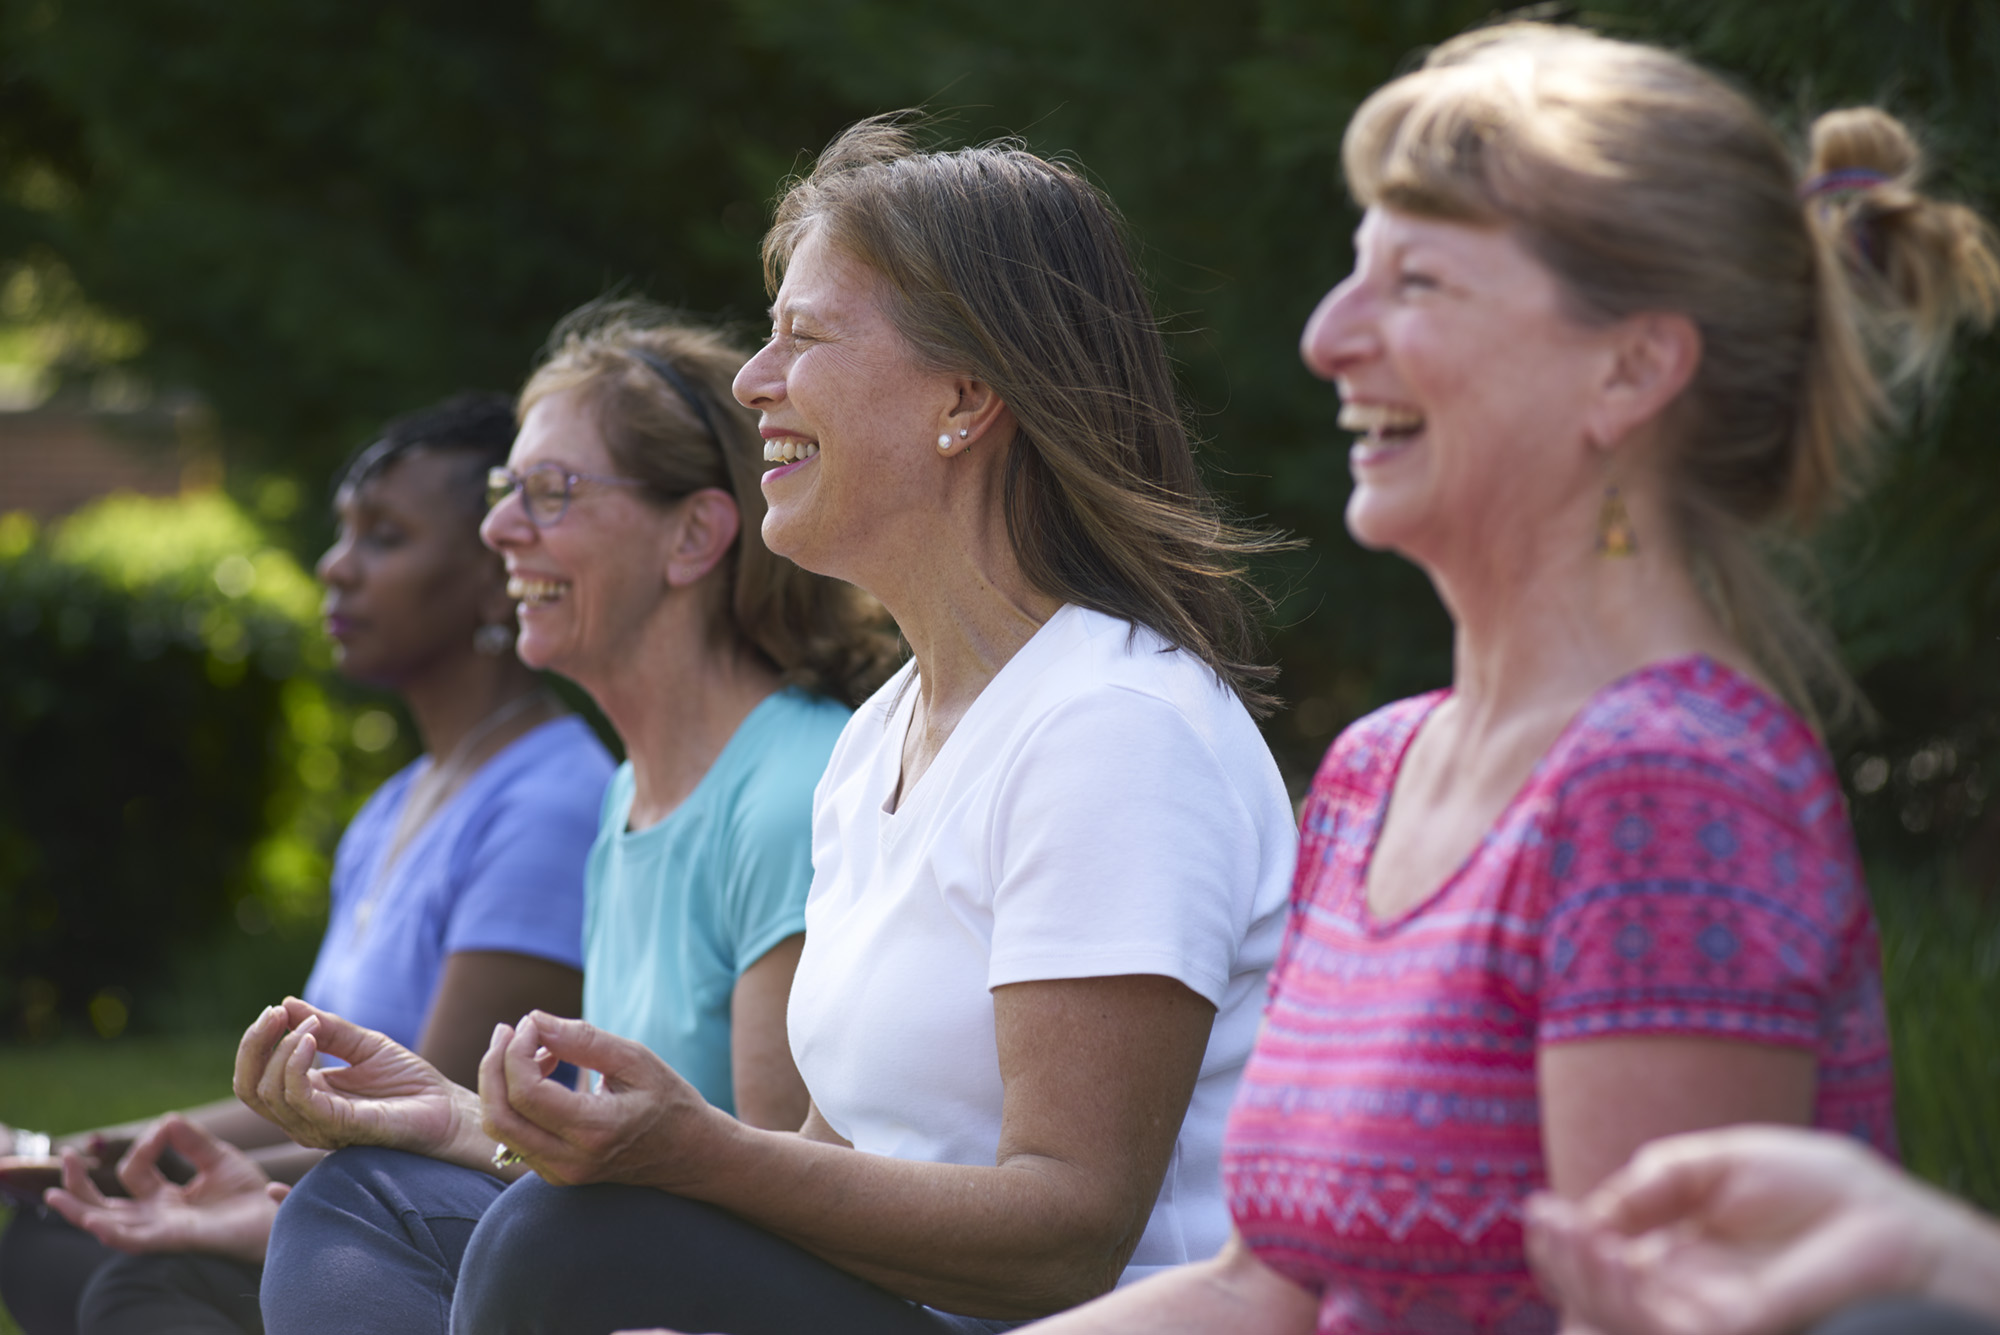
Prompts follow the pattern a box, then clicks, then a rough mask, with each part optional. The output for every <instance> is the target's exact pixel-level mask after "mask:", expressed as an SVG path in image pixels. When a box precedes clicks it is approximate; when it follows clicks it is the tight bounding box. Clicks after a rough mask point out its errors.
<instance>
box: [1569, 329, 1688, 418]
mask: <svg viewBox="0 0 2000 1335" xmlns="http://www.w3.org/2000/svg"><path fill="white" fill-rule="evenodd" d="M1608 336H1609V338H1610V339H1611V348H1610V352H1611V357H1610V360H1609V363H1608V366H1607V370H1606V372H1605V376H1604V379H1603V381H1602V383H1600V385H1599V386H1598V394H1597V401H1596V403H1595V404H1593V405H1592V407H1591V409H1590V412H1589V414H1588V417H1587V420H1586V423H1585V426H1586V429H1587V430H1588V432H1589V436H1590V443H1591V444H1592V445H1594V446H1596V447H1597V448H1599V449H1602V450H1613V449H1616V448H1617V447H1618V445H1619V444H1620V443H1621V442H1622V441H1624V439H1625V438H1626V437H1627V436H1629V435H1631V434H1632V433H1633V432H1634V431H1637V430H1639V429H1640V428H1641V427H1643V426H1645V425H1646V424H1647V423H1649V422H1652V421H1655V420H1656V419H1658V418H1659V417H1660V416H1661V414H1663V413H1665V412H1666V410H1667V408H1668V406H1669V405H1671V404H1672V403H1673V401H1674V400H1675V399H1677V398H1679V397H1680V395H1681V391H1682V390H1684V389H1686V388H1687V387H1688V382H1689V381H1691V380H1693V379H1694V373H1695V371H1696V370H1697V369H1699V368H1700V366H1701V331H1700V330H1699V329H1697V328H1695V323H1694V321H1693V320H1691V319H1689V318H1688V317H1687V316H1685V315H1681V314H1677V313H1674V312H1665V311H1649V312H1645V313H1643V314H1639V315H1634V316H1630V317H1628V318H1627V319H1624V320H1621V321H1619V322H1618V324H1617V325H1615V326H1613V327H1612V329H1611V330H1610V331H1608Z"/></svg>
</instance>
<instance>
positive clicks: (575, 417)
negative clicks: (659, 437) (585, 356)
mask: <svg viewBox="0 0 2000 1335" xmlns="http://www.w3.org/2000/svg"><path fill="white" fill-rule="evenodd" d="M541 463H554V464H557V465H559V466H560V467H562V468H563V469H564V470H565V471H568V472H572V473H595V474H598V475H600V476H605V477H615V476H617V475H618V469H617V468H616V467H614V466H613V464H612V460H611V454H610V451H609V450H608V449H607V448H606V447H605V444H604V440H603V438H602V436H601V435H600V434H599V432H598V428H597V424H596V422H595V420H594V418H593V415H592V413H591V411H590V408H589V405H588V404H587V403H585V402H584V401H583V400H582V399H581V398H580V397H579V396H578V394H577V392H576V391H564V392H562V393H557V394H551V395H549V396H548V397H546V398H544V399H541V400H539V401H537V402H536V404H535V406H534V407H533V408H531V409H529V411H528V415H527V418H526V419H525V420H524V421H523V422H522V423H521V434H520V435H519V436H517V437H516V438H515V440H514V449H513V452H512V453H511V454H510V455H509V456H508V466H509V467H511V468H512V469H513V470H514V471H515V472H516V473H519V472H522V471H524V470H525V469H528V468H530V467H533V466H534V465H536V464H541ZM671 522H672V509H671V507H669V508H666V509H662V508H660V507H658V506H655V505H652V504H650V503H649V502H647V501H645V500H642V499H640V498H639V497H638V496H635V495H634V494H633V488H630V487H618V486H605V485H601V484H595V483H592V482H590V481H588V480H585V481H580V482H578V483H576V485H575V489H574V491H573V494H572V495H571V497H570V502H569V508H568V510H567V511H566V512H565V513H564V514H563V516H562V518H561V520H560V521H558V522H557V523H555V524H552V525H550V526H548V527H546V528H537V527H536V526H535V525H534V524H533V523H531V522H530V521H529V519H528V515H527V512H526V511H525V510H524V509H523V508H522V504H521V494H520V492H519V491H518V490H517V491H515V492H513V493H512V494H510V495H509V496H508V497H507V498H506V499H505V500H503V501H501V502H500V504H498V505H496V506H494V507H493V509H492V511H491V512H490V513H488V514H487V516H486V522H485V523H484V524H483V525H481V527H480V536H481V537H482V538H484V539H485V541H486V545H487V546H489V547H491V548H493V550H495V551H497V552H499V553H500V555H501V556H502V557H503V558H504V559H505V561H506V565H507V576H508V582H507V591H508V593H509V594H510V595H511V596H513V597H515V598H518V599H519V600H520V601H519V605H518V609H517V610H518V613H519V616H520V620H521V635H520V639H519V640H518V641H517V643H516V646H515V647H516V651H517V652H518V653H519V654H520V656H521V661H522V662H524V663H526V664H527V665H528V666H530V667H534V668H548V669H551V670H553V671H556V672H560V673H562V674H563V675H564V676H566V677H569V678H571V679H572V680H574V681H575V682H577V683H578V684H579V685H581V686H583V687H584V689H586V690H589V689H591V688H592V686H593V684H594V683H599V682H602V681H603V680H605V679H606V675H607V674H608V673H609V672H610V671H611V670H612V669H613V668H614V667H616V666H617V665H618V664H619V663H620V661H621V659H622V657H623V651H624V650H625V649H626V648H627V647H628V646H631V645H635V644H636V643H637V642H638V641H639V638H640V636H641V634H642V632H643V629H644V627H645V625H646V623H647V622H648V620H649V619H650V618H651V617H652V616H653V615H654V614H655V613H656V612H657V611H658V609H659V607H660V605H661V603H662V600H663V599H664V598H665V596H666V593H667V579H666V576H665V573H664V571H665V561H664V558H663V554H662V549H663V546H664V544H665V543H666V541H667V532H668V529H669V527H670V525H671Z"/></svg>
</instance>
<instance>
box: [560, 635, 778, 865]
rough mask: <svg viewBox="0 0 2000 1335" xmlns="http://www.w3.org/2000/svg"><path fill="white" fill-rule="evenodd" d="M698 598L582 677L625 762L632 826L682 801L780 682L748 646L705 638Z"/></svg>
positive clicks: (649, 821)
mask: <svg viewBox="0 0 2000 1335" xmlns="http://www.w3.org/2000/svg"><path fill="white" fill-rule="evenodd" d="M708 619H709V613H708V611H707V609H706V608H705V607H703V606H702V605H701V603H700V601H699V600H698V599H695V598H693V597H689V598H676V599H673V600H671V601H670V602H669V603H668V604H666V605H665V606H663V607H662V608H661V610H660V612H659V614H657V615H656V616H654V617H653V618H652V619H651V621H650V622H649V624H648V625H647V626H646V627H645V628H644V629H643V630H642V631H641V632H640V633H639V635H637V636H636V637H634V640H633V641H632V642H630V643H628V644H627V646H626V647H625V648H624V649H623V650H622V651H621V652H620V653H619V654H617V655H616V662H615V663H614V665H613V666H612V667H611V668H610V669H609V670H608V671H607V672H606V673H605V674H604V675H603V676H602V677H601V678H598V679H593V680H590V681H582V680H579V682H578V684H579V685H581V686H582V687H583V688H584V689H585V690H587V691H589V692H590V695H591V697H592V698H593V699H594V700H596V701H597V704H598V707H599V708H601V709H602V710H603V711H604V716H605V717H606V718H607V719H609V720H610V721H611V726H612V727H614V728H616V729H617V730H618V736H619V738H620V739H621V740H622V741H623V742H624V743H625V755H626V757H627V758H628V759H629V760H630V761H631V762H632V781H633V796H632V814H631V817H630V828H632V829H635V830H641V829H645V828H646V827H647V826H650V825H654V824H657V823H658V822H660V821H662V820H664V819H665V818H666V817H667V816H669V815H671V814H672V813H673V811H674V809H675V808H677V807H678V806H680V804H681V803H682V802H684V801H686V800H687V796H688V794H689V793H692V792H693V791H694V789H695V785H696V784H698V783H700V782H701V779H702V776H703V775H705V774H707V773H708V771H709V768H710V767H711V766H712V765H714V764H715V760H716V757H718V756H720V755H721V754H722V748H723V747H725V746H727V745H728V744H729V739H730V738H731V737H733V736H734V735H735V734H736V730H737V728H739V727H740V726H742V723H743V720H744V719H745V718H747V717H748V716H749V714H750V711H751V710H753V709H755V708H756V707H757V706H758V704H760V703H761V702H762V701H763V700H764V699H765V698H766V697H768V696H769V695H771V694H772V693H773V692H774V691H776V690H777V689H778V687H779V680H778V675H777V673H775V672H773V671H772V670H771V668H770V667H769V666H768V665H767V664H765V662H764V661H763V659H762V658H761V657H759V656H758V655H757V654H755V653H754V652H753V651H751V650H749V649H748V648H747V647H739V646H734V645H732V646H729V647H727V648H723V647H719V646H716V645H714V644H712V643H710V642H709V628H708V625H707V621H708Z"/></svg>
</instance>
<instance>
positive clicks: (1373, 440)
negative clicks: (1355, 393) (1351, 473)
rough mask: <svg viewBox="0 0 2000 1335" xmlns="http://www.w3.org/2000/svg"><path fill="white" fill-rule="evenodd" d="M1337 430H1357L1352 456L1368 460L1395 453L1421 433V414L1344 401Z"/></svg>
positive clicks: (1409, 410)
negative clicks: (1357, 437) (1358, 437)
mask: <svg viewBox="0 0 2000 1335" xmlns="http://www.w3.org/2000/svg"><path fill="white" fill-rule="evenodd" d="M1340 429H1341V430H1343V431H1354V432H1359V433H1360V435H1361V439H1360V440H1358V441H1356V442H1355V443H1354V451H1353V457H1354V458H1355V460H1356V461H1357V462H1360V463H1370V462H1373V461H1374V460H1377V459H1382V458H1387V457H1388V456H1389V455H1392V454H1394V453H1396V452H1397V451H1398V450H1400V449H1401V448H1402V447H1403V446H1404V445H1406V444H1408V443H1409V442H1410V441H1411V440H1412V439H1414V438H1415V437H1417V436H1418V435H1420V434H1421V433H1422V432H1423V429H1424V415H1423V414H1422V413H1420V412H1417V411H1416V410H1415V409H1413V408H1398V407H1393V406H1391V405H1389V404H1386V403H1343V404H1342V405H1341V406H1340Z"/></svg>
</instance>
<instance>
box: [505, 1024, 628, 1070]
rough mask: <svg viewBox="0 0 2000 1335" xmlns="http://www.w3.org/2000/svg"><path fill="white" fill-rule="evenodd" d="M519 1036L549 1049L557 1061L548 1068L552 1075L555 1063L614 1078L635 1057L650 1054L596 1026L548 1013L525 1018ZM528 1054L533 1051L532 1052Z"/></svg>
mask: <svg viewBox="0 0 2000 1335" xmlns="http://www.w3.org/2000/svg"><path fill="white" fill-rule="evenodd" d="M517 1032H518V1033H522V1034H529V1035H532V1037H533V1040H534V1045H535V1046H536V1047H541V1048H544V1049H546V1050H547V1051H548V1053H549V1055H550V1056H551V1057H553V1058H554V1059H555V1061H554V1062H551V1063H550V1064H549V1068H548V1069H549V1070H551V1071H552V1070H554V1069H555V1062H570V1063H573V1064H575V1065H577V1066H581V1067H583V1068H584V1069H586V1070H591V1071H602V1072H603V1073H604V1074H605V1075H606V1076H611V1075H613V1074H614V1073H615V1072H617V1071H621V1070H623V1069H624V1068H625V1067H626V1066H627V1065H628V1064H629V1063H630V1062H631V1060H632V1058H633V1056H634V1055H635V1053H645V1052H646V1051H647V1049H646V1048H645V1047H644V1046H643V1045H641V1044H638V1043H634V1042H632V1040H630V1039H627V1038H620V1037H618V1035H616V1034H607V1033H605V1032H604V1031H603V1030H602V1029H599V1028H598V1027H597V1026H596V1025H593V1024H587V1023H585V1022H584V1021H582V1020H570V1019H565V1018H563V1017H562V1016H559V1015H550V1014H549V1013H548V1012H546V1011H529V1012H528V1013H527V1014H526V1015H524V1016H522V1017H521V1024H520V1027H519V1029H518V1031H517ZM529 1050H530V1051H533V1048H530V1049H529ZM543 1074H547V1072H544V1073H543Z"/></svg>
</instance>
